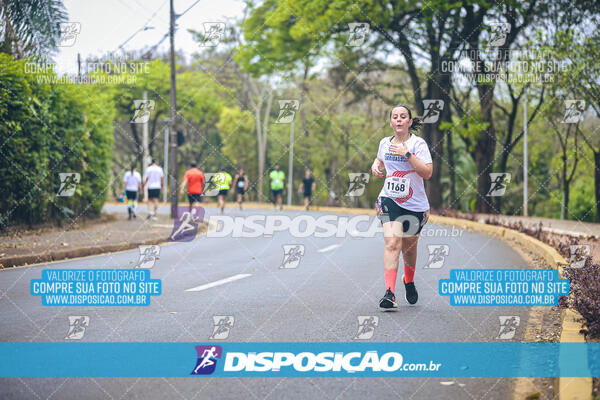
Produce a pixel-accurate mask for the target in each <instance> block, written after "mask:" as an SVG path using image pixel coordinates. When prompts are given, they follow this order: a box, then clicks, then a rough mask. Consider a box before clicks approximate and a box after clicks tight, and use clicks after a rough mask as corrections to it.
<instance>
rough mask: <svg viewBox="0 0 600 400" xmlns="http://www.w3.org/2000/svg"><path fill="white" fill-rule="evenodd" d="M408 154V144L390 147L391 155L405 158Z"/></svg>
mask: <svg viewBox="0 0 600 400" xmlns="http://www.w3.org/2000/svg"><path fill="white" fill-rule="evenodd" d="M407 152H408V146H406V143H400V144H393V145H391V146H390V153H392V154H395V155H397V156H403V155H405V154H406V153H407Z"/></svg>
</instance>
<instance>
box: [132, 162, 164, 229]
mask: <svg viewBox="0 0 600 400" xmlns="http://www.w3.org/2000/svg"><path fill="white" fill-rule="evenodd" d="M164 185H165V175H164V173H163V169H162V168H161V167H160V166H158V165H157V164H156V160H154V159H152V163H151V164H150V165H149V166H148V168H146V171H145V172H144V180H143V181H142V176H141V175H140V173H139V172H137V171H136V165H135V164H131V168H130V169H129V171H127V172H125V174H124V175H123V192H124V194H125V196H124V197H125V198H126V199H127V214H128V215H129V219H132V218H137V214H136V212H137V203H138V198H139V196H140V194H141V193H143V191H144V187H147V188H148V218H149V219H150V218H151V219H153V220H156V219H157V217H156V213H157V211H158V199H159V198H160V192H161V190H162V188H163V187H164ZM151 207H152V209H151Z"/></svg>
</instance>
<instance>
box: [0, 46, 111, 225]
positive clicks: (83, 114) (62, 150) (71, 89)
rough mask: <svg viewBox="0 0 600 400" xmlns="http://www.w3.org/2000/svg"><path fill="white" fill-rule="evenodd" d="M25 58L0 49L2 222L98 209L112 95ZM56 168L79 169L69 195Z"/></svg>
mask: <svg viewBox="0 0 600 400" xmlns="http://www.w3.org/2000/svg"><path fill="white" fill-rule="evenodd" d="M28 65H30V64H27V61H26V60H13V59H12V58H11V57H10V56H7V55H5V54H0V141H1V143H0V155H1V157H0V176H1V177H2V186H3V189H2V196H1V197H0V210H2V211H1V212H2V213H1V217H0V229H6V227H7V225H8V224H12V223H27V224H33V223H39V222H44V221H55V220H61V219H64V218H66V217H71V218H77V217H79V216H82V215H88V216H89V215H95V214H98V213H99V212H100V210H101V208H102V205H103V203H104V199H105V194H106V188H107V187H108V184H109V180H110V174H109V172H110V163H111V159H112V146H113V118H114V107H113V105H112V101H111V99H110V98H108V97H103V96H102V95H101V93H97V91H95V89H94V87H93V86H85V85H74V84H70V83H64V82H63V83H51V79H52V77H54V76H55V75H54V73H53V72H51V71H44V72H43V73H39V72H29V70H30V68H28ZM59 173H79V174H80V182H79V184H77V186H76V190H75V193H74V194H73V195H72V196H58V195H57V194H58V191H59V189H60V186H61V181H60V176H59Z"/></svg>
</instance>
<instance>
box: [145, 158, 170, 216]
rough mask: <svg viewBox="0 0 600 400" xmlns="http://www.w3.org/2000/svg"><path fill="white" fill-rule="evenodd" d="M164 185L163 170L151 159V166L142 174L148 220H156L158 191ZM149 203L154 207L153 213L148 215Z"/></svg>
mask: <svg viewBox="0 0 600 400" xmlns="http://www.w3.org/2000/svg"><path fill="white" fill-rule="evenodd" d="M164 184H165V175H164V173H163V169H162V168H161V167H159V166H158V165H156V160H155V159H154V158H153V159H152V164H150V166H149V167H148V168H147V169H146V173H145V174H144V185H148V218H152V219H153V220H156V219H157V218H156V212H157V211H158V200H159V198H160V190H161V189H162V187H163V186H164ZM150 203H152V205H153V206H154V212H153V213H150Z"/></svg>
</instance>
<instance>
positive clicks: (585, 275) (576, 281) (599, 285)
mask: <svg viewBox="0 0 600 400" xmlns="http://www.w3.org/2000/svg"><path fill="white" fill-rule="evenodd" d="M565 277H566V278H568V279H569V281H571V293H570V295H569V297H568V300H567V305H568V306H569V307H571V308H573V309H575V310H576V311H577V312H578V313H579V314H581V316H582V317H583V319H584V321H583V325H584V326H585V328H586V329H587V331H588V334H589V335H590V336H592V337H600V298H599V297H598V293H600V264H592V265H586V266H585V267H583V268H565Z"/></svg>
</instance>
